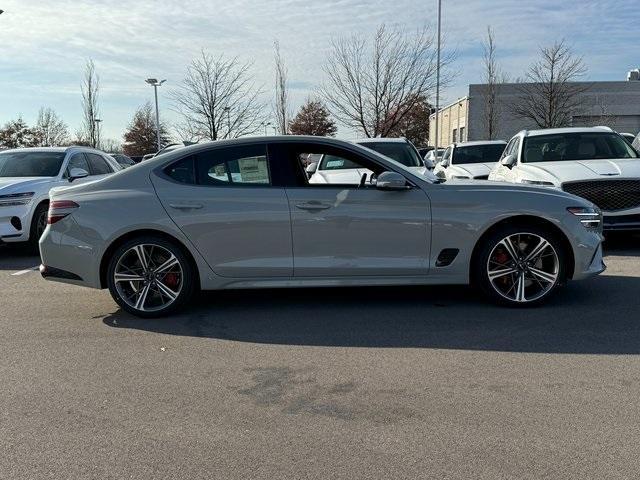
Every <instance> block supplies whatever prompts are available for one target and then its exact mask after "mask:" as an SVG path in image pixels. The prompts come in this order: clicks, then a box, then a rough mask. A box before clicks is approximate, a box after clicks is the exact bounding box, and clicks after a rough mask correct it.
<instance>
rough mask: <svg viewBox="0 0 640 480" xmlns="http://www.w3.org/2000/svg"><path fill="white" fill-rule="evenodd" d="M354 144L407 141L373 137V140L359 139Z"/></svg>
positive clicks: (400, 138)
mask: <svg viewBox="0 0 640 480" xmlns="http://www.w3.org/2000/svg"><path fill="white" fill-rule="evenodd" d="M354 143H358V144H363V143H407V139H406V138H403V137H388V138H385V137H375V138H359V139H357V140H354Z"/></svg>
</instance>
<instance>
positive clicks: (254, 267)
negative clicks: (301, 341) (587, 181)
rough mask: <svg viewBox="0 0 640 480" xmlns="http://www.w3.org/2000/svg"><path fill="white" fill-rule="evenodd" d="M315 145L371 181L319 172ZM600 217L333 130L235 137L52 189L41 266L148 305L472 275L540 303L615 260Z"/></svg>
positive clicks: (500, 293) (154, 310) (557, 194)
mask: <svg viewBox="0 0 640 480" xmlns="http://www.w3.org/2000/svg"><path fill="white" fill-rule="evenodd" d="M310 154H320V155H324V156H327V155H331V156H333V157H334V158H342V159H343V161H344V162H350V164H351V165H353V166H354V168H357V169H362V170H368V171H371V172H372V173H373V179H372V181H371V182H366V183H365V184H361V183H360V182H358V181H355V182H354V181H353V180H354V178H353V177H345V179H344V182H343V183H341V184H314V183H310V182H309V181H308V179H307V177H306V175H305V174H304V167H303V165H304V164H303V161H304V159H307V158H308V156H309V155H310ZM116 192H117V193H116ZM114 195H117V198H119V199H126V201H114ZM475 206H480V207H481V208H475ZM600 220H601V215H600V212H599V211H598V210H597V209H596V208H595V207H594V206H593V205H592V204H591V203H590V202H588V201H586V200H583V199H581V198H578V197H576V196H573V195H569V194H566V193H564V192H561V191H553V190H549V189H545V188H539V187H532V186H528V185H518V186H514V185H507V184H500V183H494V182H471V181H458V180H457V181H451V182H438V181H437V179H435V180H431V179H430V178H428V177H425V176H423V175H419V174H417V173H416V172H415V170H414V169H410V168H407V167H405V166H404V165H402V164H400V163H398V162H396V161H393V160H390V159H389V158H388V157H386V156H384V155H380V154H379V153H377V152H375V151H374V150H371V149H368V148H364V147H361V146H359V145H355V144H353V143H349V142H344V141H340V140H336V139H332V138H323V137H298V136H281V137H277V136H272V137H263V138H247V139H236V140H223V141H218V142H214V143H208V144H201V145H194V146H191V147H186V148H182V149H179V150H176V151H175V152H171V153H168V154H166V155H160V156H158V157H156V158H154V159H152V160H149V161H147V162H146V163H143V164H142V165H139V166H138V167H136V168H130V169H127V170H125V171H123V172H121V173H119V174H118V175H114V176H112V177H109V178H106V179H104V180H101V181H100V182H94V183H91V184H86V185H78V186H73V187H70V188H66V189H60V190H58V189H54V190H53V191H52V193H51V205H50V209H49V222H48V223H49V225H48V226H47V228H46V230H45V233H44V235H43V236H42V238H41V240H40V251H41V256H42V266H41V267H40V271H41V273H42V275H43V276H44V277H45V278H47V279H49V280H55V281H60V282H65V283H71V284H75V285H82V286H86V287H93V288H108V289H109V291H110V292H111V295H112V296H113V298H114V300H115V301H116V302H117V303H118V304H119V305H120V306H121V307H122V308H123V309H124V310H126V311H128V312H131V313H133V314H135V315H139V316H142V317H149V316H157V315H161V314H166V313H169V312H171V311H174V310H176V309H178V308H179V307H181V306H183V305H185V303H186V302H187V301H188V299H189V298H190V296H191V295H192V293H193V292H194V290H196V289H197V288H200V289H203V290H215V289H231V288H249V287H250V288H257V287H269V288H272V287H303V286H306V287H311V286H316V287H318V286H351V285H427V284H467V283H469V282H470V281H473V282H474V283H475V284H477V285H479V286H480V287H481V288H482V290H483V291H484V292H485V293H486V294H487V295H488V296H489V297H491V298H493V299H495V300H496V301H498V302H501V303H505V304H507V305H531V304H536V303H540V302H542V301H544V300H546V299H547V298H549V296H550V295H551V294H553V293H554V292H555V291H556V290H557V289H558V287H559V286H560V285H562V284H563V283H564V282H565V281H567V280H570V279H574V280H577V279H583V278H587V277H590V276H592V275H596V274H598V273H600V272H601V271H602V270H603V269H604V264H603V261H602V249H601V241H602V235H601V225H600ZM301 321H303V320H301Z"/></svg>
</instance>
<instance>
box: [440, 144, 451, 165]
mask: <svg viewBox="0 0 640 480" xmlns="http://www.w3.org/2000/svg"><path fill="white" fill-rule="evenodd" d="M451 152H452V148H451V147H447V149H446V150H445V151H444V153H443V154H442V160H441V162H442V163H445V162H446V161H447V160H449V159H450V158H451Z"/></svg>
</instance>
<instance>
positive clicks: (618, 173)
mask: <svg viewBox="0 0 640 480" xmlns="http://www.w3.org/2000/svg"><path fill="white" fill-rule="evenodd" d="M519 170H520V175H519V176H520V177H521V178H524V179H528V180H543V181H548V182H553V184H554V185H556V186H560V185H561V184H562V183H565V182H573V181H579V180H593V179H604V178H616V177H620V178H628V177H632V178H637V177H640V159H637V158H625V159H619V160H570V161H569V160H564V161H560V162H536V163H523V164H521V165H520V167H519Z"/></svg>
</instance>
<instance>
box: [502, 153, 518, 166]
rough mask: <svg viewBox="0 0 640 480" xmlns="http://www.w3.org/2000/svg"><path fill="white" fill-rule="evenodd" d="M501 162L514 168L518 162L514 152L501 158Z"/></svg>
mask: <svg viewBox="0 0 640 480" xmlns="http://www.w3.org/2000/svg"><path fill="white" fill-rule="evenodd" d="M500 164H501V165H504V166H505V167H507V168H513V166H514V165H515V164H516V156H515V155H513V154H509V155H507V156H506V157H504V158H503V159H502V160H500Z"/></svg>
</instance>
